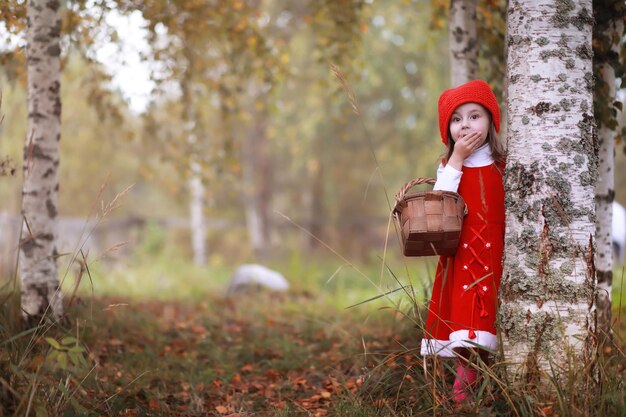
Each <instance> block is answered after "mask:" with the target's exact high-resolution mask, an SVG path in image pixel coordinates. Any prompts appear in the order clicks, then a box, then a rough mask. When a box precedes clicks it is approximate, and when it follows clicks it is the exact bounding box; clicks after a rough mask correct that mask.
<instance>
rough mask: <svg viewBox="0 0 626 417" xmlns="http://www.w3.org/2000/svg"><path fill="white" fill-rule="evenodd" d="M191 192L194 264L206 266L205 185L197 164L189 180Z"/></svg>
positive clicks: (193, 167) (193, 166)
mask: <svg viewBox="0 0 626 417" xmlns="http://www.w3.org/2000/svg"><path fill="white" fill-rule="evenodd" d="M189 191H190V194H191V195H190V203H189V211H190V213H189V214H190V216H189V219H190V227H191V245H192V249H193V262H194V263H195V264H196V265H205V264H206V251H207V248H206V221H205V217H204V202H205V201H204V200H205V198H204V193H205V190H204V184H203V183H202V176H201V172H200V165H199V164H198V163H197V162H192V163H191V178H190V180H189Z"/></svg>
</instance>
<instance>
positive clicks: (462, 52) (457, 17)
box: [448, 0, 478, 87]
mask: <svg viewBox="0 0 626 417" xmlns="http://www.w3.org/2000/svg"><path fill="white" fill-rule="evenodd" d="M477 3H478V1H477V0H451V1H450V22H449V26H448V35H449V44H450V81H451V83H452V84H451V86H452V87H456V86H458V85H461V84H463V83H466V82H468V81H470V80H473V79H475V78H476V76H477V74H478V41H477V34H476V4H477Z"/></svg>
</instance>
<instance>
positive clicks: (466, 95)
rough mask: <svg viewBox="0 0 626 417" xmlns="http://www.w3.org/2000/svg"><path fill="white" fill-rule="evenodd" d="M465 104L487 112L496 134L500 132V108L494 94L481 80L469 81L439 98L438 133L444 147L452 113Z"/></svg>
mask: <svg viewBox="0 0 626 417" xmlns="http://www.w3.org/2000/svg"><path fill="white" fill-rule="evenodd" d="M465 103H478V104H480V105H482V106H483V107H485V108H486V109H487V110H489V113H491V120H492V121H493V125H494V126H495V128H496V132H499V131H500V108H499V107H498V102H497V101H496V96H495V94H493V91H491V88H490V87H489V84H487V83H486V82H484V81H483V80H474V81H470V82H468V83H465V84H461V85H460V86H458V87H455V88H450V89H448V90H446V91H444V92H443V93H441V96H440V97H439V131H440V132H441V140H442V141H443V143H444V144H446V145H447V144H448V125H449V124H450V118H451V117H452V113H454V110H455V109H456V108H457V107H459V106H460V105H461V104H465Z"/></svg>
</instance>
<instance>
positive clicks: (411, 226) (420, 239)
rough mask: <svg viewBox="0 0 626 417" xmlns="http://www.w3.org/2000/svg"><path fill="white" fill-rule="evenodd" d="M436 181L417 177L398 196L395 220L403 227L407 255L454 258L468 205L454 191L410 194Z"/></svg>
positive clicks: (404, 250)
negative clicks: (416, 188) (419, 186)
mask: <svg viewBox="0 0 626 417" xmlns="http://www.w3.org/2000/svg"><path fill="white" fill-rule="evenodd" d="M420 184H431V185H433V184H435V180H434V179H432V178H415V179H414V180H411V181H409V182H408V183H406V184H405V185H404V187H402V189H401V190H400V191H399V192H398V194H396V206H395V207H394V209H393V214H394V217H395V218H396V221H397V222H398V225H399V226H400V231H401V234H402V246H403V253H404V256H432V255H454V253H455V252H456V248H457V246H458V244H459V239H460V237H461V226H462V225H463V217H464V216H465V215H466V214H467V206H466V205H465V201H463V198H462V197H461V196H460V195H459V194H457V193H454V192H451V191H420V192H416V193H412V194H407V191H409V189H411V188H413V187H414V186H416V185H420Z"/></svg>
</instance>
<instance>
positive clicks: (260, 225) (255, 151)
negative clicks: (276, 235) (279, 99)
mask: <svg viewBox="0 0 626 417" xmlns="http://www.w3.org/2000/svg"><path fill="white" fill-rule="evenodd" d="M266 116H267V115H266V114H265V113H264V112H259V113H258V114H255V115H254V118H255V119H254V124H253V126H252V128H251V131H250V132H249V134H248V137H247V140H246V143H245V144H244V149H243V161H244V165H243V176H244V187H245V190H244V194H243V195H244V198H245V201H244V205H245V214H246V226H247V228H248V236H249V238H250V244H251V246H252V249H253V250H254V253H255V256H256V257H257V258H259V259H264V258H266V257H268V256H269V254H270V251H271V248H270V224H269V205H270V200H271V167H270V161H269V153H268V149H267V147H268V143H267V136H266V127H265V120H264V118H265V117H266Z"/></svg>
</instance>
